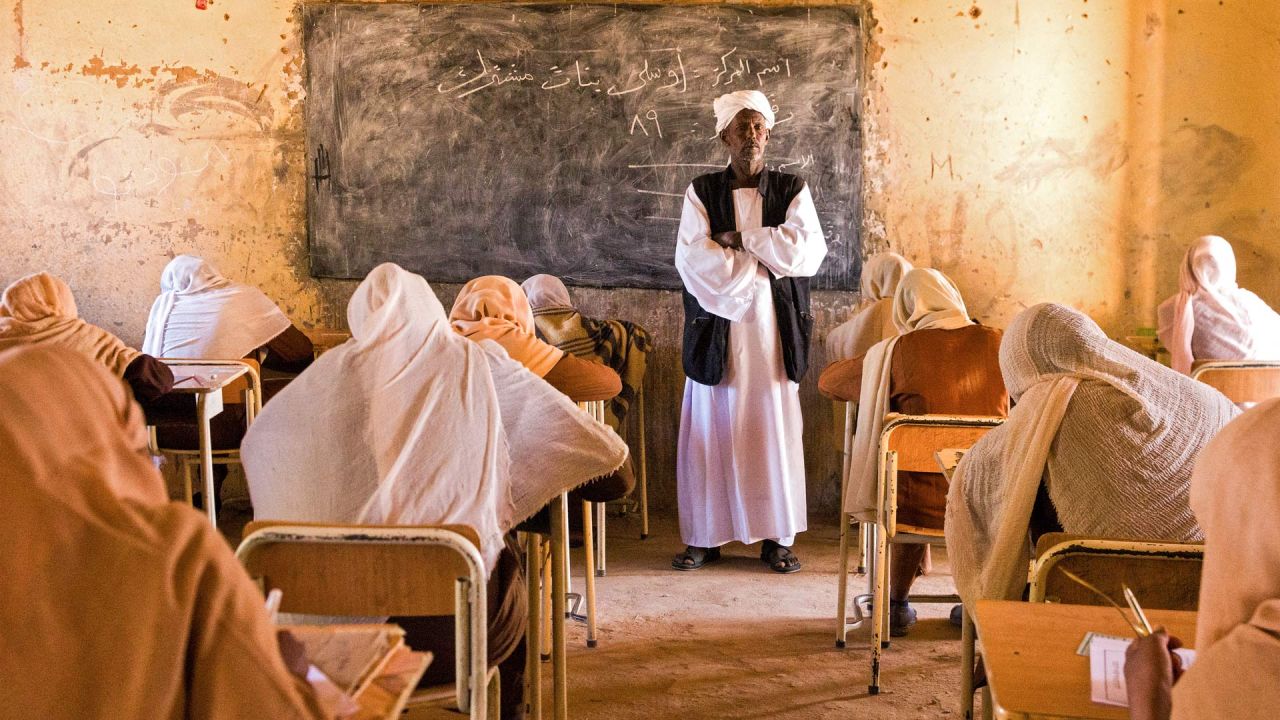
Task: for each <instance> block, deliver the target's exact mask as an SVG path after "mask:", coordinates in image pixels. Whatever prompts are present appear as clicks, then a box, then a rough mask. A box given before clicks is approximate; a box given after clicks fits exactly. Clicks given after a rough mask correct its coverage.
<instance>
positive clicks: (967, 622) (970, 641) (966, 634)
mask: <svg viewBox="0 0 1280 720" xmlns="http://www.w3.org/2000/svg"><path fill="white" fill-rule="evenodd" d="M961 613H962V620H961V621H960V626H961V628H962V629H961V630H960V717H962V718H964V720H973V679H974V678H973V664H974V662H975V657H974V655H975V647H976V645H977V642H976V639H975V634H976V633H975V632H974V631H975V629H976V628H974V626H973V618H971V617H969V613H968V612H964V611H963V610H962V611H961Z"/></svg>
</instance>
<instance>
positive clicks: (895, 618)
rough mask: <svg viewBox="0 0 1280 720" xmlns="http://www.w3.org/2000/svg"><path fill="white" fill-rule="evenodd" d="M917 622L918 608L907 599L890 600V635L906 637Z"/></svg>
mask: <svg viewBox="0 0 1280 720" xmlns="http://www.w3.org/2000/svg"><path fill="white" fill-rule="evenodd" d="M915 624H916V609H915V608H913V607H911V605H909V604H908V603H907V601H906V600H890V601H889V637H906V636H907V633H909V632H910V631H911V626H912V625H915Z"/></svg>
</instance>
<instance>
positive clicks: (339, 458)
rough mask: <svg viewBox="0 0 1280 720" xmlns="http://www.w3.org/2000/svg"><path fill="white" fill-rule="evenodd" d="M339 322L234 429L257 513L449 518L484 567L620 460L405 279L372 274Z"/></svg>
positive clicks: (591, 425) (601, 435)
mask: <svg viewBox="0 0 1280 720" xmlns="http://www.w3.org/2000/svg"><path fill="white" fill-rule="evenodd" d="M347 320H348V323H349V326H350V328H351V334H352V338H351V339H350V340H348V341H347V342H346V343H344V344H342V345H340V346H338V347H337V348H334V349H333V350H330V351H328V352H327V353H325V354H324V355H322V356H321V357H320V358H319V359H318V360H317V361H316V362H315V363H314V364H312V365H311V367H310V368H308V369H307V370H306V371H304V372H303V373H302V374H301V375H299V376H298V378H297V379H295V380H294V381H292V382H291V383H289V385H288V386H287V387H286V388H285V389H284V390H282V391H281V392H280V394H279V395H277V396H276V397H275V398H274V399H273V400H272V401H271V402H270V403H269V404H268V405H266V406H265V407H264V408H263V411H262V415H261V416H259V418H258V419H257V420H256V421H255V422H254V423H253V425H252V426H251V427H250V429H249V431H248V433H246V435H245V438H244V442H243V443H242V445H241V448H242V454H243V457H244V466H245V473H246V475H247V477H248V480H249V490H250V495H251V496H252V498H253V505H254V511H255V514H256V515H257V516H258V517H260V518H268V519H273V520H300V521H312V522H341V523H364V524H402V525H412V524H427V523H461V524H465V525H469V526H471V527H473V528H475V530H476V532H477V533H478V534H479V536H480V539H481V553H482V555H484V557H485V561H486V563H487V565H488V567H489V569H490V570H492V569H493V567H494V562H495V561H496V559H497V556H498V551H499V550H500V549H501V547H502V539H501V536H502V534H503V533H504V532H506V531H507V530H508V529H510V528H511V527H512V526H513V525H514V524H515V523H517V522H519V521H520V520H523V519H524V518H525V517H528V516H529V515H532V514H533V513H534V512H536V511H537V510H538V509H539V508H541V507H542V506H543V505H545V504H546V503H547V502H548V501H549V500H550V499H551V498H553V497H555V496H557V495H559V494H560V493H562V492H565V491H566V490H569V489H571V488H573V487H576V486H578V485H580V484H582V483H584V482H586V481H588V480H590V479H591V478H594V477H598V476H600V475H604V474H607V473H609V472H612V471H613V470H615V469H617V467H618V466H619V465H621V464H622V462H623V460H624V459H625V458H626V445H625V444H624V443H623V442H622V440H621V439H620V438H619V437H618V436H617V435H616V434H614V433H613V431H612V430H610V429H609V428H608V427H606V426H605V425H603V424H601V423H597V422H595V421H593V420H591V419H590V417H588V416H587V414H586V413H584V412H582V411H581V410H579V409H578V408H577V406H575V405H574V404H573V403H571V402H569V400H568V399H567V398H565V397H564V396H563V395H562V394H560V393H559V392H557V391H556V390H555V389H554V388H552V387H551V386H550V385H548V384H546V383H545V382H543V381H542V380H539V379H538V378H537V377H535V376H534V375H533V374H532V373H530V372H529V371H527V370H525V369H524V368H523V367H521V366H519V365H518V364H517V363H515V362H514V361H512V360H510V359H508V358H507V357H506V354H505V352H504V351H503V350H502V348H501V347H499V346H497V345H496V344H494V343H491V342H485V343H475V342H472V341H469V340H467V339H465V338H463V337H461V336H459V335H457V334H456V333H454V332H453V330H452V329H451V328H450V326H449V321H448V319H447V318H446V317H445V314H444V308H443V306H441V304H440V301H439V300H438V299H437V298H436V296H435V294H434V293H432V291H431V288H430V286H428V285H427V281H426V280H423V279H422V278H421V277H420V276H418V275H414V274H412V273H409V272H407V271H405V270H403V269H401V268H400V267H398V266H396V265H394V264H391V263H385V264H383V265H379V266H378V267H376V268H374V270H373V271H372V272H370V273H369V276H368V277H366V278H365V279H364V281H363V282H362V283H360V286H359V287H358V288H356V292H355V294H354V295H353V296H352V298H351V303H350V305H349V306H348V308H347ZM500 398H501V400H500ZM513 458H514V460H515V462H516V463H517V473H518V474H517V475H516V476H515V477H514V478H513V477H512V473H511V467H510V466H511V464H512V459H513Z"/></svg>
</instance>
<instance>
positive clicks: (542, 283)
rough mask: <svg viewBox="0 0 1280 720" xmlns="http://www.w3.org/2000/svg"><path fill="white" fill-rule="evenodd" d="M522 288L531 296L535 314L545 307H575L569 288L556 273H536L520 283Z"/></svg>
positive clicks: (531, 305) (530, 301)
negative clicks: (570, 297)
mask: <svg viewBox="0 0 1280 720" xmlns="http://www.w3.org/2000/svg"><path fill="white" fill-rule="evenodd" d="M520 289H521V290H523V291H524V294H525V296H526V297H528V298H529V307H531V308H533V310H534V314H535V315H536V314H537V311H538V310H541V309H543V308H571V307H573V301H572V300H570V299H569V288H567V287H565V286H564V283H563V282H561V281H560V278H558V277H556V276H555V275H534V276H533V277H531V278H529V279H528V280H525V281H524V282H522V283H520Z"/></svg>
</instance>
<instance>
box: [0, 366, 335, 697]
mask: <svg viewBox="0 0 1280 720" xmlns="http://www.w3.org/2000/svg"><path fill="white" fill-rule="evenodd" d="M145 437H146V436H145V433H144V430H143V425H142V420H141V412H140V411H139V408H138V406H137V405H136V404H134V402H133V401H132V400H131V399H130V398H129V395H128V392H127V391H126V390H125V388H124V386H123V385H122V384H121V383H120V382H119V381H118V380H116V379H115V378H113V377H112V376H111V374H109V373H108V372H107V371H106V370H104V369H103V368H102V367H101V366H100V365H98V364H95V363H93V362H90V361H89V360H88V359H87V358H85V357H82V356H81V355H79V354H78V353H75V352H73V351H69V350H67V349H66V348H63V347H58V346H55V345H52V344H50V345H47V346H36V347H29V348H17V349H8V350H3V351H0V457H3V458H4V462H3V463H0V497H4V507H5V520H4V522H3V523H0V544H3V547H5V548H6V552H4V553H3V554H0V577H3V578H4V582H3V583H0V627H2V628H4V630H3V631H2V632H0V678H3V680H0V688H2V689H0V698H2V699H3V703H4V707H5V711H4V713H5V714H13V713H16V714H17V715H20V716H22V717H32V718H42V719H44V720H61V719H63V718H65V719H66V720H71V719H72V718H75V720H96V719H98V718H101V719H102V720H107V719H109V718H209V719H211V720H212V719H214V718H218V719H224V718H319V717H328V715H327V713H325V712H324V711H323V710H322V709H321V708H320V707H319V706H318V704H317V703H316V702H315V700H314V698H313V695H312V693H311V691H310V688H309V687H308V686H307V684H306V682H305V681H304V680H303V679H302V678H301V677H300V676H299V675H297V674H294V672H291V670H290V668H291V667H296V663H295V662H293V661H294V660H302V658H301V657H296V658H293V659H291V661H290V662H289V664H288V665H289V666H288V667H286V661H285V660H284V659H283V658H282V657H281V648H280V646H278V644H277V643H278V640H277V636H276V630H275V628H274V627H273V626H272V624H271V620H270V619H269V618H268V617H267V613H266V610H265V609H264V608H263V602H262V595H261V593H260V592H259V591H258V589H257V588H256V587H255V586H254V584H253V581H252V580H250V579H249V576H248V575H247V574H245V572H244V570H243V569H242V568H241V567H240V564H239V563H238V562H237V561H236V559H235V556H234V555H232V553H231V550H230V548H228V547H227V544H226V541H225V540H223V539H222V537H220V536H219V535H218V533H217V531H215V530H214V529H213V528H212V527H210V526H209V523H208V521H207V520H205V519H204V517H203V516H202V515H200V514H199V513H198V512H196V511H194V510H192V509H191V508H189V507H184V506H182V505H180V504H177V503H171V502H169V498H168V497H167V495H166V494H165V489H164V483H163V481H162V480H161V479H160V475H159V474H158V473H157V472H156V470H155V468H154V467H152V465H151V462H150V459H149V458H148V456H147V453H146V448H145ZM301 672H302V673H305V672H306V663H305V661H303V662H302V663H301Z"/></svg>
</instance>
